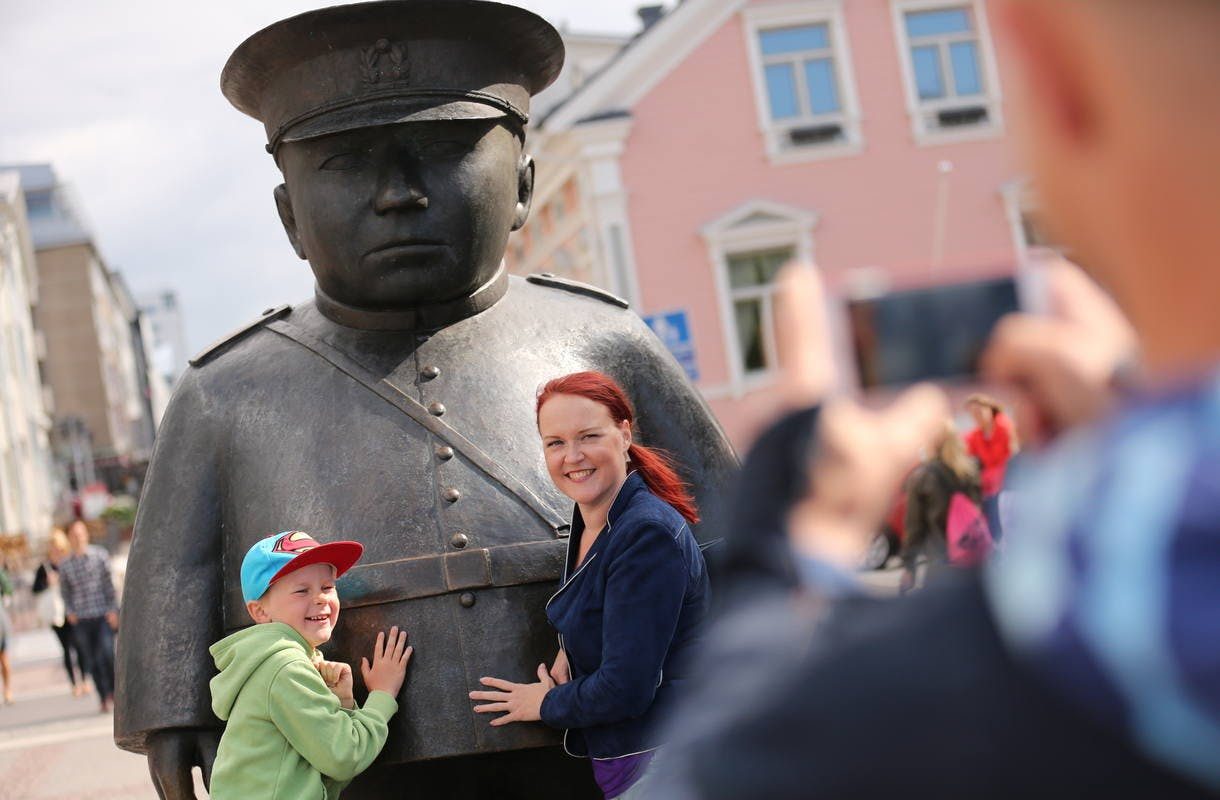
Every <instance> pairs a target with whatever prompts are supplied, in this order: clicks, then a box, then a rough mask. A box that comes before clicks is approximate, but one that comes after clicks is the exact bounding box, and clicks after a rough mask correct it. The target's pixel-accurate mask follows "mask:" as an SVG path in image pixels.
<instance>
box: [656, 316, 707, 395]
mask: <svg viewBox="0 0 1220 800" xmlns="http://www.w3.org/2000/svg"><path fill="white" fill-rule="evenodd" d="M644 322H646V323H647V324H648V327H650V328H652V332H653V333H655V334H656V335H657V338H658V339H660V340H661V341H662V342H664V343H665V346H666V347H667V348H668V349H669V352H671V353H673V356H674V358H676V359H677V360H678V363H679V364H681V365H682V369H684V370H686V377H688V378H690V379H691V380H692V381H697V380H699V367H698V366H697V365H696V364H695V343H694V342H693V341H692V340H691V335H690V324H689V322H688V321H687V319H686V312H685V311H669V312H666V313H662V314H649V315H648V316H646V317H644Z"/></svg>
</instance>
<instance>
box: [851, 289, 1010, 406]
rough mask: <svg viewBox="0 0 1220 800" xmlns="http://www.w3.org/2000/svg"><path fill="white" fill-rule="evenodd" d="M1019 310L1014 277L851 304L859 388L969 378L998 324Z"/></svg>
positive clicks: (973, 372)
mask: <svg viewBox="0 0 1220 800" xmlns="http://www.w3.org/2000/svg"><path fill="white" fill-rule="evenodd" d="M1017 308H1018V302H1017V285H1016V282H1015V281H1014V280H1013V279H1012V278H1001V279H996V280H987V281H977V282H972V283H958V284H950V285H942V286H936V287H932V288H927V289H916V290H912V291H903V292H891V293H888V294H884V295H881V296H879V297H872V298H868V299H858V300H850V301H848V304H847V315H848V319H849V321H850V325H851V336H852V341H853V344H854V350H855V358H856V367H857V370H858V372H859V376H860V385H861V386H862V387H863V388H865V389H871V388H876V387H883V386H901V385H904V384H908V383H915V382H917V381H927V380H952V379H960V378H967V377H970V376H972V375H974V374H976V373H977V371H978V361H979V357H980V356H981V355H982V353H983V350H984V348H985V347H986V346H987V340H988V339H989V338H990V336H991V330H992V328H994V327H995V324H996V322H998V321H999V319H1000V318H1001V317H1003V316H1004V315H1006V314H1010V313H1012V312H1014V311H1016V310H1017Z"/></svg>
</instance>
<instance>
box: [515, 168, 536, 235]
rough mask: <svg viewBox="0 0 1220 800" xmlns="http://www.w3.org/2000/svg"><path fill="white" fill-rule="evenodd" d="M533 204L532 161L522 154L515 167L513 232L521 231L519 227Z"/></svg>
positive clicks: (528, 216) (528, 215)
mask: <svg viewBox="0 0 1220 800" xmlns="http://www.w3.org/2000/svg"><path fill="white" fill-rule="evenodd" d="M533 202H534V159H533V157H531V156H530V155H528V154H526V153H522V154H521V164H520V166H518V167H517V210H516V213H514V214H513V230H515V231H518V230H521V226H522V225H524V224H525V221H526V220H527V219H529V218H530V205H531V204H532V203H533Z"/></svg>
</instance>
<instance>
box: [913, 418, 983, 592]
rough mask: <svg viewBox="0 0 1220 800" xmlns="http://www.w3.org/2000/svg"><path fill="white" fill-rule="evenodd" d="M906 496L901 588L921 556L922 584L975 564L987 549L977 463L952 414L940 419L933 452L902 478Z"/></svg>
mask: <svg viewBox="0 0 1220 800" xmlns="http://www.w3.org/2000/svg"><path fill="white" fill-rule="evenodd" d="M906 496H907V506H906V513H905V515H904V518H903V529H904V530H905V531H906V538H905V539H904V540H903V543H902V567H903V570H902V579H901V584H900V586H899V588H900V590H901V591H902V592H903V593H906V592H909V591H911V589H913V588H915V570H916V565H917V562H918V561H919V559H920V557H922V558H923V560H924V564H925V570H926V572H925V577H924V583H925V585H927V584H935V583H937V582H939V581H940V580H941V579H943V578H944V577H945V576H947V575H950V574H952V572H953V571H954V570H955V569H958V568H961V567H975V566H978V565H979V564H980V563H982V561H983V560H984V559H985V558H986V557H987V555H989V554H990V552H991V532H990V530H989V529H988V522H987V520H985V519H984V518H983V511H982V501H983V496H982V493H981V492H980V489H979V468H978V464H976V463H975V461H974V459H973V458H971V457H970V454H969V453H967V452H966V444H965V443H964V442H963V441H962V437H961V435H960V434H958V432H957V426H956V425H954V424H953V420H951V419H946V420H945V422H944V426H943V428H942V429H941V433H940V438H939V440H938V441H937V442H936V444H935V446H934V447H933V448H932V457H931V458H929V459H928V460H927V461H925V462H923V463H922V464H920V465H919V466H918V467H916V468H915V470H914V471H913V472H912V473H911V476H910V477H909V478H908V479H907V490H906Z"/></svg>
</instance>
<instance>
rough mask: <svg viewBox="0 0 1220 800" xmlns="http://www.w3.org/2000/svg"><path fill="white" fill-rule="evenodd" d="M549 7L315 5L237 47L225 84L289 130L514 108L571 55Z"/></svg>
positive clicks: (453, 1) (246, 107)
mask: <svg viewBox="0 0 1220 800" xmlns="http://www.w3.org/2000/svg"><path fill="white" fill-rule="evenodd" d="M563 58H564V47H563V40H562V39H561V38H560V36H559V32H558V31H556V30H555V28H554V27H553V26H552V25H551V24H550V23H549V22H547V21H546V20H544V19H543V18H542V17H540V16H538V15H537V14H534V13H533V12H530V11H526V10H525V9H523V8H517V7H516V6H510V5H504V4H501V3H492V2H487V1H486V0H381V1H380V2H371V3H355V4H352V5H343V6H332V7H330V8H323V9H318V10H316V11H308V12H306V13H304V14H299V15H297V16H295V17H289V18H288V19H284V20H280V21H279V22H276V23H273V24H272V25H269V26H268V27H266V28H263V29H262V30H261V31H259V32H258V33H256V34H254V35H253V36H251V37H250V38H248V39H246V41H244V42H242V43H241V45H239V46H238V48H237V49H236V50H235V51H234V52H233V55H231V56H230V57H229V61H228V63H226V64H225V67H224V70H223V71H222V73H221V76H220V88H221V91H222V92H224V95H225V97H226V98H228V100H229V102H231V103H232V104H233V105H234V106H236V107H237V109H238V110H240V111H242V112H244V113H246V114H249V115H250V116H252V117H254V118H255V119H257V120H259V121H260V122H262V123H263V125H264V126H265V127H266V129H267V139H268V142H269V144H268V150H271V151H274V149H275V148H276V147H278V146H279V144H280V143H281V142H286V141H298V140H302V139H311V138H315V137H318V136H325V135H327V134H330V133H338V132H340V131H346V130H352V129H355V128H364V127H371V126H374V125H388V124H393V123H397V122H410V121H420V120H444V119H487V118H498V117H504V116H509V117H513V118H515V119H516V120H517V121H518V122H519V123H520V124H522V125H524V124H525V123H527V122H528V121H529V101H530V97H531V96H532V95H535V94H537V93H539V92H541V91H542V90H543V89H545V88H546V87H547V86H549V85H550V84H551V83H552V82H553V81H554V80H555V78H556V77H557V76H558V75H559V70H560V69H561V68H562V67H563Z"/></svg>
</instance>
